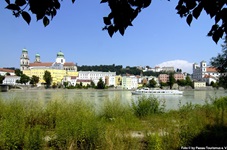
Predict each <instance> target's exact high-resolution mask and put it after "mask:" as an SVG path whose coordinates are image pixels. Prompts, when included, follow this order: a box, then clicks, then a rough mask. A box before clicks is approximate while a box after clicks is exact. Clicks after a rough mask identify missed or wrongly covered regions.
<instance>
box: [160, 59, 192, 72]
mask: <svg viewBox="0 0 227 150" xmlns="http://www.w3.org/2000/svg"><path fill="white" fill-rule="evenodd" d="M192 65H193V63H190V62H188V61H186V60H171V61H166V62H163V63H160V64H158V65H156V66H159V67H174V69H175V70H176V69H177V68H179V69H181V70H182V72H187V73H192Z"/></svg>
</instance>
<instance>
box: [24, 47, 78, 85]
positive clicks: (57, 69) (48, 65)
mask: <svg viewBox="0 0 227 150" xmlns="http://www.w3.org/2000/svg"><path fill="white" fill-rule="evenodd" d="M20 70H21V71H22V72H23V73H24V74H26V75H27V76H29V77H32V76H33V75H35V76H37V77H39V79H40V81H39V83H40V84H42V83H45V81H44V80H43V75H44V72H45V71H49V72H50V73H51V77H52V84H60V83H61V82H62V79H63V78H64V76H76V77H77V76H78V72H77V66H76V64H75V63H73V62H66V60H65V57H64V54H63V53H62V52H61V51H60V52H58V53H57V57H56V60H55V62H41V57H40V55H39V54H36V55H35V60H34V62H30V58H29V56H28V51H27V50H26V49H23V50H22V54H21V57H20Z"/></svg>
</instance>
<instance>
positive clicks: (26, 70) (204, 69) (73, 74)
mask: <svg viewBox="0 0 227 150" xmlns="http://www.w3.org/2000/svg"><path fill="white" fill-rule="evenodd" d="M192 67H193V74H192V76H191V77H192V79H193V80H194V81H195V82H198V84H201V82H206V83H208V84H210V83H211V82H212V81H213V82H216V81H217V80H218V77H219V76H220V74H219V73H218V72H217V70H216V69H215V68H213V67H208V66H207V64H206V62H205V61H202V62H201V63H200V66H199V65H198V64H196V63H195V64H193V66H192ZM20 70H21V71H22V72H23V74H25V75H27V76H29V77H32V76H33V75H34V76H37V77H39V79H40V80H39V83H38V84H37V85H38V86H41V85H42V84H44V83H45V81H44V80H43V75H44V72H45V71H49V72H50V73H51V76H52V84H57V85H59V84H63V83H64V82H68V83H69V85H72V86H75V85H76V84H80V83H82V85H84V86H86V85H88V84H91V82H94V84H95V85H97V83H98V81H99V79H100V78H101V79H102V80H103V81H104V82H105V84H106V85H107V86H114V87H118V88H123V89H136V88H137V87H139V86H142V85H143V84H146V83H148V81H149V80H151V79H154V80H155V81H156V82H157V83H158V84H159V82H164V83H165V82H168V81H169V75H168V74H160V75H159V76H158V77H154V76H149V77H147V76H135V75H128V74H126V75H125V76H120V75H116V72H101V71H77V65H76V64H75V63H73V62H67V61H66V59H65V57H64V54H63V53H62V52H61V51H60V52H58V53H57V57H56V60H55V61H54V62H41V57H40V55H39V54H36V55H35V60H34V61H33V62H30V58H29V56H28V50H27V49H23V50H22V54H21V57H20ZM161 70H168V71H174V67H164V68H159V67H156V71H161ZM146 71H148V70H146ZM149 71H153V70H149ZM4 72H8V73H10V76H6V77H5V80H4V81H3V84H14V85H15V84H16V80H18V79H20V77H18V76H15V74H14V73H13V72H12V71H11V72H10V70H3V69H2V70H1V69H0V74H2V75H3V74H4ZM154 72H155V71H154ZM174 78H175V80H182V79H185V78H186V74H185V73H184V74H183V73H175V74H174ZM201 85H203V84H201Z"/></svg>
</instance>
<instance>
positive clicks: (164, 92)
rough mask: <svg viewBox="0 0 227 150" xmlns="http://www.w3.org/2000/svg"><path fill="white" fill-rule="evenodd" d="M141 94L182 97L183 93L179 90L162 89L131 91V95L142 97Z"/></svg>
mask: <svg viewBox="0 0 227 150" xmlns="http://www.w3.org/2000/svg"><path fill="white" fill-rule="evenodd" d="M143 94H153V95H155V94H160V95H183V91H179V90H162V89H149V88H143V89H137V90H135V91H132V95H143Z"/></svg>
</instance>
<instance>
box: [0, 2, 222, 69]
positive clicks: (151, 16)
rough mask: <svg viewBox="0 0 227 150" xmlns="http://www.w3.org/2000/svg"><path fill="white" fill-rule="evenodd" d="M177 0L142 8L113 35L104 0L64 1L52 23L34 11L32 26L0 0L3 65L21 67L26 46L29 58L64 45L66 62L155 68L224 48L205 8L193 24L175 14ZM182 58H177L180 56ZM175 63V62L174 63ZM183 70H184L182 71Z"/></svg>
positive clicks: (50, 56)
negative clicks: (106, 23)
mask: <svg viewBox="0 0 227 150" xmlns="http://www.w3.org/2000/svg"><path fill="white" fill-rule="evenodd" d="M176 4H177V2H176V1H170V2H169V1H167V0H156V1H153V2H152V3H151V5H150V7H149V8H147V9H144V10H143V11H142V12H141V13H140V14H139V15H138V17H137V18H136V19H135V20H134V22H133V27H129V28H128V29H127V30H126V33H125V35H124V36H121V35H120V34H119V33H117V34H115V35H113V37H112V38H110V37H109V35H108V33H107V32H106V31H102V27H103V26H104V23H103V17H104V16H107V15H108V14H109V12H110V10H109V7H108V6H107V5H106V4H100V0H78V1H76V2H75V4H71V0H65V1H63V2H62V3H61V9H60V10H59V11H58V12H57V16H56V17H55V18H54V19H53V20H52V21H51V23H50V25H49V26H47V27H44V26H43V24H42V21H38V22H37V21H36V19H35V16H34V15H33V17H32V18H33V19H32V21H31V23H30V25H27V23H26V22H25V21H24V20H23V18H22V17H20V18H15V17H14V16H12V13H11V12H10V11H8V10H6V9H4V7H5V6H6V3H5V1H4V0H2V1H0V20H1V28H0V41H1V49H0V52H1V55H0V67H19V58H20V55H21V51H22V49H23V48H26V49H27V50H28V51H29V57H30V61H31V62H33V61H34V59H35V54H36V53H39V54H40V55H41V61H42V62H53V61H55V58H56V54H57V52H59V51H60V50H61V51H62V52H63V53H64V54H65V58H66V61H68V62H75V63H78V65H79V66H81V65H101V64H103V65H112V64H116V65H123V66H124V67H125V66H146V65H149V66H151V67H154V66H156V65H160V64H162V63H163V62H168V61H173V60H184V62H186V64H187V62H188V63H194V62H198V63H199V62H200V61H202V60H205V61H207V62H208V63H209V61H210V58H211V57H214V56H217V54H218V53H220V52H221V47H220V44H222V41H219V43H218V44H215V43H214V42H213V41H212V39H211V38H210V37H207V36H206V35H207V33H208V31H209V30H210V28H211V26H212V24H213V20H210V18H209V17H208V16H207V15H206V14H205V13H203V14H202V15H201V16H200V18H199V20H194V21H193V22H192V24H191V27H189V26H188V25H187V23H186V21H185V18H184V19H181V18H180V17H179V15H177V14H176V10H175V6H176ZM177 62H178V63H179V61H177ZM175 67H176V66H175ZM183 71H184V70H183Z"/></svg>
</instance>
